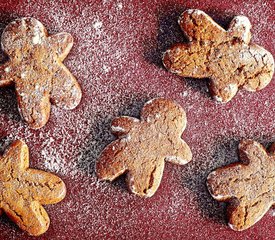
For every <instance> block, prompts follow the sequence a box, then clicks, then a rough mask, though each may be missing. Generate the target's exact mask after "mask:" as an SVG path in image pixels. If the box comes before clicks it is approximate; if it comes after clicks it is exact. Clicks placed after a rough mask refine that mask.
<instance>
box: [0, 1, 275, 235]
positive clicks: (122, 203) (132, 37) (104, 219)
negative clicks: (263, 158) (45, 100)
mask: <svg viewBox="0 0 275 240" xmlns="http://www.w3.org/2000/svg"><path fill="white" fill-rule="evenodd" d="M187 8H199V9H201V10H204V11H205V12H207V13H208V14H209V15H210V16H212V17H213V18H214V20H216V21H217V22H218V23H220V24H221V25H222V26H224V27H226V26H227V25H228V23H229V22H230V20H231V19H232V18H233V17H234V16H235V15H239V14H243V15H246V16H247V17H249V19H250V20H251V22H252V25H253V29H252V31H253V38H252V41H253V42H255V43H257V44H259V45H262V46H263V47H265V48H266V49H268V50H269V51H271V52H272V54H273V55H274V53H275V51H274V45H275V42H274V39H275V34H274V16H275V11H274V8H275V6H274V1H273V0H269V1H264V0H251V1H237V0H232V1H219V0H204V1H195V0H194V1H179V0H178V1H176V0H174V1H167V0H152V1H138V0H136V1H133V0H121V1H113V0H102V1H90V2H89V1H46V0H44V1H40V0H37V1H36V0H29V1H14V0H5V1H4V0H2V1H0V24H1V25H0V27H1V30H3V28H4V26H5V25H6V24H7V23H9V22H10V21H11V20H13V19H15V18H17V17H24V16H33V17H35V18H37V19H39V20H40V21H41V22H43V24H44V25H45V26H46V27H47V28H48V30H49V32H50V33H56V32H60V31H67V32H70V33H71V34H72V35H73V37H74V39H75V45H74V47H73V49H72V51H71V53H70V55H69V57H68V58H67V59H66V60H65V64H66V65H67V66H68V68H69V69H70V70H71V72H72V73H73V74H74V75H75V76H76V77H77V79H78V81H79V82H80V84H81V86H82V89H83V100H82V102H81V104H80V105H79V107H78V108H77V109H75V110H73V111H65V110H62V109H58V108H56V107H53V108H52V113H51V118H50V121H49V123H48V124H47V125H46V127H44V128H43V129H41V130H38V131H34V130H31V129H29V128H28V127H27V126H26V125H25V124H24V123H23V122H22V120H21V119H20V117H19V114H18V111H17V105H16V100H15V95H14V89H12V88H6V89H4V88H3V89H0V138H1V139H2V141H1V143H2V144H1V146H2V149H3V148H4V147H5V146H7V144H9V143H10V142H11V141H13V140H14V139H17V138H22V139H23V140H25V141H26V142H27V143H28V145H29V147H30V151H31V160H30V163H31V166H32V167H35V168H39V169H43V170H48V171H51V172H53V173H56V174H57V175H59V176H60V177H62V179H64V181H65V183H66V185H67V188H68V193H67V196H66V198H65V200H64V201H63V202H61V203H59V204H56V205H51V206H46V209H47V211H48V213H49V215H50V218H51V225H50V228H49V230H48V232H47V233H45V234H44V235H43V236H41V237H40V238H41V239H205V238H206V237H207V238H208V239H274V238H275V234H274V233H275V224H274V220H275V218H274V215H275V212H274V209H273V210H272V209H271V210H270V211H269V212H268V213H267V214H266V215H265V216H264V218H263V219H262V220H261V221H260V222H258V223H257V224H256V225H255V226H254V227H252V228H250V229H249V230H247V231H244V232H234V231H232V230H231V229H230V228H229V227H228V226H227V225H226V219H225V214H224V210H225V205H224V204H219V203H217V202H215V201H214V200H213V199H212V198H211V196H210V195H209V194H208V192H207V189H206V187H205V179H206V176H207V175H208V173H209V172H210V171H211V170H213V169H215V168H217V167H219V166H224V165H226V164H228V163H231V162H235V161H238V158H237V154H236V149H237V145H238V141H239V140H240V139H241V138H253V139H255V140H258V141H260V142H262V143H264V144H266V145H268V144H269V143H270V142H272V141H274V136H275V124H274V116H275V108H274V101H275V94H274V87H275V82H274V80H273V81H272V82H271V83H270V84H269V86H268V87H266V88H265V89H264V90H262V91H260V92H257V93H248V92H245V91H241V92H239V93H238V94H237V96H236V97H235V98H234V99H233V100H232V101H231V102H229V103H228V104H225V105H220V104H216V103H215V102H214V101H212V100H211V98H210V97H209V93H208V92H207V81H206V80H193V79H183V78H180V77H177V76H175V75H173V74H170V73H168V72H167V71H166V70H165V69H164V68H163V67H162V65H161V59H160V57H161V52H162V51H164V50H165V49H166V48H167V47H169V46H170V45H171V44H173V43H175V42H181V41H184V37H183V35H182V33H181V32H180V29H179V27H178V25H177V18H178V16H179V14H180V13H181V12H182V11H184V10H186V9H187ZM3 59H4V58H3ZM157 96H163V97H167V98H171V99H174V100H176V101H177V102H178V103H180V104H181V106H182V107H183V108H184V109H185V110H186V112H187V117H188V126H187V129H186V130H185V132H184V134H183V138H184V139H185V140H186V142H187V143H188V144H189V146H190V147H191V149H192V152H193V160H192V161H191V162H190V163H189V164H187V165H185V166H175V165H172V164H166V166H165V171H164V176H163V180H162V183H161V185H160V188H159V190H158V191H157V193H156V194H155V195H154V196H153V197H152V198H149V199H141V198H138V197H136V196H133V195H130V194H129V193H128V191H127V189H126V187H125V183H124V179H123V178H120V179H119V180H117V181H116V182H115V183H105V182H98V181H97V179H96V177H95V172H94V163H95V161H96V158H97V157H98V155H99V153H100V151H101V150H102V149H103V148H104V146H106V144H108V143H110V142H111V141H112V140H113V139H114V138H113V137H112V135H111V134H110V131H109V130H110V129H109V123H110V120H111V119H112V118H113V117H115V116H118V115H121V114H123V115H132V116H138V113H139V111H140V109H141V107H142V105H143V104H144V103H145V102H146V101H147V100H148V99H150V98H153V97H157ZM0 238H1V239H29V238H30V237H28V235H27V234H26V233H23V232H22V231H21V230H19V229H18V228H17V227H16V226H15V225H14V224H13V223H11V222H10V221H9V220H8V219H7V217H6V216H4V215H3V216H2V217H1V218H0Z"/></svg>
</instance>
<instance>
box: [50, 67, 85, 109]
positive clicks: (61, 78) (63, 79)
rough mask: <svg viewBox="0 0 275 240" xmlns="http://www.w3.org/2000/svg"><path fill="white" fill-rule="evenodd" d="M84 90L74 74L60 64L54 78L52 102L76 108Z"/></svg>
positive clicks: (63, 106) (68, 107) (66, 107)
mask: <svg viewBox="0 0 275 240" xmlns="http://www.w3.org/2000/svg"><path fill="white" fill-rule="evenodd" d="M81 97H82V92H81V89H80V86H79V84H78V82H77V81H76V79H75V78H74V76H73V75H72V74H71V73H70V71H69V70H68V69H67V68H66V67H65V66H60V68H59V69H58V71H57V72H56V73H55V74H54V76H53V79H52V91H51V102H52V103H53V104H55V105H57V106H58V107H62V108H64V109H73V108H75V107H76V106H77V105H78V104H79V103H80V100H81Z"/></svg>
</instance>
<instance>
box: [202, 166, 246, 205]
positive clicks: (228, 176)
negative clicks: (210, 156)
mask: <svg viewBox="0 0 275 240" xmlns="http://www.w3.org/2000/svg"><path fill="white" fill-rule="evenodd" d="M232 168H233V169H232ZM242 168H243V166H242V165H241V164H231V165H228V166H226V167H222V168H218V169H216V170H215V171H212V172H211V173H210V174H209V175H208V177H207V181H206V185H207V188H208V191H209V193H210V194H211V196H212V197H213V198H214V199H216V200H217V201H225V202H227V201H230V200H231V199H232V198H234V197H238V195H239V194H238V193H237V192H236V193H235V194H233V191H234V190H235V187H236V186H235V183H234V182H235V181H238V179H240V176H239V174H240V173H241V171H242ZM238 188H239V187H238Z"/></svg>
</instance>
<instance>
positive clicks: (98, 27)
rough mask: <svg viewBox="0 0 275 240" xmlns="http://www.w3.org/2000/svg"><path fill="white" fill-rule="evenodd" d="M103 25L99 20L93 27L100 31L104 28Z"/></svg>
mask: <svg viewBox="0 0 275 240" xmlns="http://www.w3.org/2000/svg"><path fill="white" fill-rule="evenodd" d="M102 25H103V23H102V22H101V21H98V20H97V21H95V22H94V23H93V27H94V29H95V30H100V29H101V28H102Z"/></svg>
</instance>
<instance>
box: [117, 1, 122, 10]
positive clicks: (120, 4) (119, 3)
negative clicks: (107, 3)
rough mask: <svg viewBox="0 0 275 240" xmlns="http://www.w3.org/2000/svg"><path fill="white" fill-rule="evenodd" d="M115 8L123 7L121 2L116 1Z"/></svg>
mask: <svg viewBox="0 0 275 240" xmlns="http://www.w3.org/2000/svg"><path fill="white" fill-rule="evenodd" d="M117 8H118V10H121V9H122V8H123V4H122V3H121V2H118V3H117Z"/></svg>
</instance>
